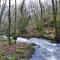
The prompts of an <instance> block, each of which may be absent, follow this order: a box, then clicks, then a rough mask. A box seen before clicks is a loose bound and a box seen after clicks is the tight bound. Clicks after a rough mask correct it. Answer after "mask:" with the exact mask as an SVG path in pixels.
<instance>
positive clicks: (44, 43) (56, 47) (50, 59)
mask: <svg viewBox="0 0 60 60" xmlns="http://www.w3.org/2000/svg"><path fill="white" fill-rule="evenodd" d="M17 41H18V42H19V41H20V42H23V43H27V44H33V43H34V44H36V45H37V46H38V47H35V53H34V54H33V55H32V58H31V59H30V60H60V44H56V43H51V42H49V41H48V40H45V39H41V38H40V39H38V38H31V39H29V40H28V39H27V38H17Z"/></svg>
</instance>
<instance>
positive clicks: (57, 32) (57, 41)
mask: <svg viewBox="0 0 60 60" xmlns="http://www.w3.org/2000/svg"><path fill="white" fill-rule="evenodd" d="M55 2H56V6H55V3H54V0H52V8H53V17H54V26H55V42H56V43H60V37H59V36H60V32H59V31H58V30H59V29H58V27H57V19H56V15H57V0H55Z"/></svg>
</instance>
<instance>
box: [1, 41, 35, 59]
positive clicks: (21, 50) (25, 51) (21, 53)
mask: <svg viewBox="0 0 60 60" xmlns="http://www.w3.org/2000/svg"><path fill="white" fill-rule="evenodd" d="M11 41H12V43H14V42H15V41H14V40H11ZM0 45H3V46H5V45H8V46H9V44H8V40H6V41H0ZM2 48H3V47H1V48H0V60H16V58H17V56H18V57H19V58H20V59H21V60H28V59H29V58H31V56H32V54H33V53H34V50H35V49H34V47H33V46H32V45H26V44H22V43H20V44H19V47H18V48H17V49H16V52H15V53H13V54H12V55H10V57H8V56H7V58H6V56H5V55H4V52H5V51H4V50H3V49H2Z"/></svg>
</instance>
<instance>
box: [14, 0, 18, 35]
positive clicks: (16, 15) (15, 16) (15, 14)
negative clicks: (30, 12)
mask: <svg viewBox="0 0 60 60" xmlns="http://www.w3.org/2000/svg"><path fill="white" fill-rule="evenodd" d="M16 17H17V4H16V0H15V20H14V35H15V33H16Z"/></svg>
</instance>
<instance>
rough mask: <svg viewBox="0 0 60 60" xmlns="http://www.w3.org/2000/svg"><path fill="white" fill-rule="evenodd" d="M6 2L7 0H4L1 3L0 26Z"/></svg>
mask: <svg viewBox="0 0 60 60" xmlns="http://www.w3.org/2000/svg"><path fill="white" fill-rule="evenodd" d="M6 2H7V0H5V2H4V4H3V5H2V7H1V13H0V28H1V20H2V16H3V13H4V10H5V8H6Z"/></svg>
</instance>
